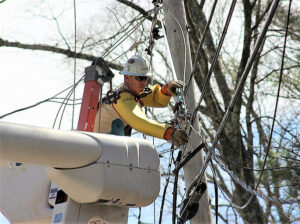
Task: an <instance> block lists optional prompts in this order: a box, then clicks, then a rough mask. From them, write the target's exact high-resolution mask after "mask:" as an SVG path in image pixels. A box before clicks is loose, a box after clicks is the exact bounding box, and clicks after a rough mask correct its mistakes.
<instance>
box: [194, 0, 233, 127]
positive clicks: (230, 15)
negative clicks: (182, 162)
mask: <svg viewBox="0 0 300 224" xmlns="http://www.w3.org/2000/svg"><path fill="white" fill-rule="evenodd" d="M235 5H236V0H233V1H232V3H231V6H230V9H229V12H228V15H227V19H226V23H225V26H224V28H223V31H222V35H221V38H220V41H219V44H218V48H217V50H216V52H215V53H214V57H213V59H212V63H211V66H210V69H209V71H208V73H207V75H206V77H205V80H204V84H203V87H202V90H201V96H200V99H199V102H198V104H197V106H196V108H195V109H194V111H193V115H192V125H193V122H194V121H195V117H196V115H197V112H198V110H199V108H200V105H201V102H202V100H203V98H204V95H205V93H206V91H207V88H208V84H209V81H210V78H211V76H212V73H213V71H214V68H215V65H216V62H217V59H218V57H219V54H220V51H221V48H222V46H223V42H224V39H225V36H226V34H227V30H228V27H229V24H230V21H231V18H232V14H233V11H234V8H235Z"/></svg>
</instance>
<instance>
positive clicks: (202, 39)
mask: <svg viewBox="0 0 300 224" xmlns="http://www.w3.org/2000/svg"><path fill="white" fill-rule="evenodd" d="M217 3H218V0H215V1H214V4H213V6H212V9H211V12H210V15H209V19H208V21H207V23H206V25H205V28H204V31H203V34H202V37H201V40H200V43H199V45H198V48H197V52H196V57H195V60H194V65H193V70H192V72H191V74H190V77H189V81H188V83H187V84H186V85H185V88H184V90H183V93H184V96H186V94H187V91H188V89H189V87H190V84H191V81H192V79H193V77H194V74H195V72H196V67H197V66H196V64H197V61H198V58H199V56H200V51H201V50H202V48H203V44H204V40H205V38H206V33H207V31H208V28H209V26H210V23H211V20H212V17H213V14H214V12H215V8H216V5H217Z"/></svg>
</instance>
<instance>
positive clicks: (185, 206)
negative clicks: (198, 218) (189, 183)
mask: <svg viewBox="0 0 300 224" xmlns="http://www.w3.org/2000/svg"><path fill="white" fill-rule="evenodd" d="M206 188H207V187H206V184H205V183H203V182H201V183H200V184H197V185H196V186H194V187H193V188H192V191H191V193H190V194H189V195H187V197H186V198H185V199H184V200H183V203H182V206H181V209H180V213H179V214H180V215H179V218H178V224H183V223H185V222H186V221H188V220H191V219H192V218H193V217H194V216H195V215H196V213H197V211H198V208H199V201H200V199H201V197H202V195H203V194H204V192H205V191H206Z"/></svg>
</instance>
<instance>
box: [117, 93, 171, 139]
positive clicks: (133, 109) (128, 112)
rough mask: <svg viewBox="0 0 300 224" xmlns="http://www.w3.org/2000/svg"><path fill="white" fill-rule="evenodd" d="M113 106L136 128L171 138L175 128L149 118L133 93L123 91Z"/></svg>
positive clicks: (160, 136)
mask: <svg viewBox="0 0 300 224" xmlns="http://www.w3.org/2000/svg"><path fill="white" fill-rule="evenodd" d="M113 108H114V109H115V110H116V111H117V112H118V114H119V115H120V117H121V118H122V119H123V121H124V122H126V123H127V124H129V125H130V126H131V127H132V128H134V129H135V130H137V131H139V132H142V133H144V134H146V135H151V136H154V137H157V138H161V139H167V140H170V134H171V132H172V130H173V128H172V127H171V126H169V125H167V124H163V123H159V122H157V121H154V120H151V119H148V118H147V116H146V114H145V113H144V112H143V111H142V109H141V107H140V105H139V104H138V103H137V102H136V101H135V99H134V96H133V95H132V94H131V93H129V92H123V93H121V94H120V98H119V99H118V100H117V102H116V103H114V104H113Z"/></svg>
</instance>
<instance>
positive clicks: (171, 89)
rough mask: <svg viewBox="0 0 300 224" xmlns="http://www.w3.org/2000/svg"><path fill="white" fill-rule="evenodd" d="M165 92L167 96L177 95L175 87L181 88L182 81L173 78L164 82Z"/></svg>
mask: <svg viewBox="0 0 300 224" xmlns="http://www.w3.org/2000/svg"><path fill="white" fill-rule="evenodd" d="M166 86H167V88H166V93H167V95H169V96H177V93H176V90H177V88H183V82H182V81H180V80H174V81H172V82H169V83H167V84H166Z"/></svg>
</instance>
